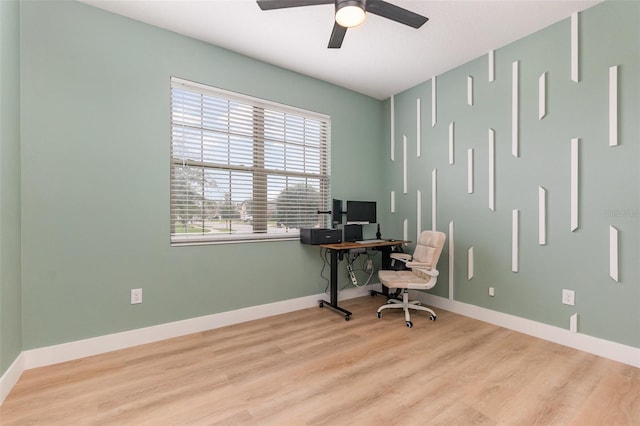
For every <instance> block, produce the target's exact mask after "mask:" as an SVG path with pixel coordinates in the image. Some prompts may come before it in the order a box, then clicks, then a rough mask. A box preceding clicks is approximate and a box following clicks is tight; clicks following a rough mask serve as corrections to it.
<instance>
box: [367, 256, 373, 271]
mask: <svg viewBox="0 0 640 426" xmlns="http://www.w3.org/2000/svg"><path fill="white" fill-rule="evenodd" d="M372 269H373V260H371V259H369V260H367V271H370V270H372Z"/></svg>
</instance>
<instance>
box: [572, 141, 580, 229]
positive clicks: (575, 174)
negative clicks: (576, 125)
mask: <svg viewBox="0 0 640 426" xmlns="http://www.w3.org/2000/svg"><path fill="white" fill-rule="evenodd" d="M578 142H579V139H578V138H572V139H571V232H573V231H575V230H576V229H578V177H579V176H578V173H579V164H578V160H579V154H580V146H579V144H578Z"/></svg>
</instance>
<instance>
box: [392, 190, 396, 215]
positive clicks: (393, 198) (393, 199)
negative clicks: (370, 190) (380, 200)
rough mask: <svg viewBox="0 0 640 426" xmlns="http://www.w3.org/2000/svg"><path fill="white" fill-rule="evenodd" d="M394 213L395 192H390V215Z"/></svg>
mask: <svg viewBox="0 0 640 426" xmlns="http://www.w3.org/2000/svg"><path fill="white" fill-rule="evenodd" d="M395 212H396V191H391V213H395Z"/></svg>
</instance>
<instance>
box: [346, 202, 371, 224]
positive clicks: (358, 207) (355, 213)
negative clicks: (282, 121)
mask: <svg viewBox="0 0 640 426" xmlns="http://www.w3.org/2000/svg"><path fill="white" fill-rule="evenodd" d="M377 221H378V219H377V217H376V202H375V201H347V223H376V222H377Z"/></svg>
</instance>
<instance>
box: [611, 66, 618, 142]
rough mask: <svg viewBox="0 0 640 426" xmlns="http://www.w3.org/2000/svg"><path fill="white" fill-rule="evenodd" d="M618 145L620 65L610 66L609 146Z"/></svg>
mask: <svg viewBox="0 0 640 426" xmlns="http://www.w3.org/2000/svg"><path fill="white" fill-rule="evenodd" d="M616 145H618V66H617V65H614V66H612V67H611V68H609V146H616Z"/></svg>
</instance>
